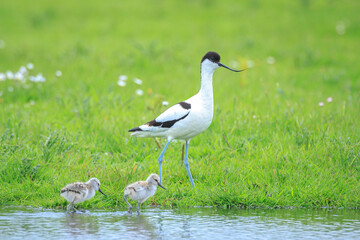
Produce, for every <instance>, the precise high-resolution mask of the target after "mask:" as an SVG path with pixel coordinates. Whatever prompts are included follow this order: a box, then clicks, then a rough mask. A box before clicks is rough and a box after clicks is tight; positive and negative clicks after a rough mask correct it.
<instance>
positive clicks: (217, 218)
mask: <svg viewBox="0 0 360 240" xmlns="http://www.w3.org/2000/svg"><path fill="white" fill-rule="evenodd" d="M359 236H360V213H359V211H357V210H345V209H342V210H330V209H323V210H308V209H278V210H259V209H257V210H243V209H241V210H240V209H238V210H221V209H216V208H192V209H175V210H164V209H147V210H144V211H143V214H142V215H140V216H137V215H136V214H133V215H127V214H126V211H117V212H105V211H96V210H94V211H91V212H87V213H84V214H67V213H64V212H62V211H50V210H41V209H26V208H3V209H0V239H5V238H7V239H12V238H17V239H19V238H22V239H65V238H66V239H113V238H117V239H118V238H120V239H209V238H212V239H220V238H227V239H239V238H240V239H255V238H260V239H279V238H290V239H359Z"/></svg>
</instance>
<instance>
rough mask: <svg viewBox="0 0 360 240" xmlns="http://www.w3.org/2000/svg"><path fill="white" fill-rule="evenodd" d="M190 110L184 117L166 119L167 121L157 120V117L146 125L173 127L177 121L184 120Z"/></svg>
mask: <svg viewBox="0 0 360 240" xmlns="http://www.w3.org/2000/svg"><path fill="white" fill-rule="evenodd" d="M189 113H190V112H188V113H187V114H185V115H184V116H183V117H181V118H178V119H174V120H171V121H165V122H157V121H156V120H155V119H154V120H151V121H150V122H148V123H146V125H148V126H150V127H162V128H171V127H172V126H173V125H174V124H175V123H176V122H178V121H180V120H183V119H184V118H186V117H187V116H188V115H189Z"/></svg>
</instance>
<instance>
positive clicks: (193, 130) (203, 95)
mask: <svg viewBox="0 0 360 240" xmlns="http://www.w3.org/2000/svg"><path fill="white" fill-rule="evenodd" d="M219 67H224V68H227V69H229V70H231V71H234V72H241V71H244V70H245V69H243V70H234V69H231V68H229V67H227V66H225V65H224V64H222V63H221V62H220V55H219V54H218V53H216V52H208V53H206V54H205V56H204V57H203V58H202V60H201V71H200V72H201V87H200V91H199V92H198V93H197V94H196V95H194V96H192V97H191V98H189V99H187V100H185V101H182V102H179V103H178V104H175V105H174V106H172V107H170V108H169V109H167V110H166V111H165V112H163V113H162V114H160V115H159V116H158V117H157V118H155V119H154V120H151V121H150V122H147V123H145V124H144V125H141V126H139V127H136V128H132V129H130V130H129V132H132V134H131V135H133V136H135V137H160V138H167V143H166V145H165V148H164V149H163V151H162V152H161V154H160V156H159V175H160V183H162V174H161V167H162V161H163V156H164V153H165V151H166V149H167V147H168V145H169V143H170V142H171V141H172V140H173V139H179V140H184V141H185V143H186V150H185V159H184V165H185V167H186V170H187V173H188V175H189V178H190V182H191V184H192V185H193V186H194V181H193V178H192V176H191V172H190V168H189V162H188V148H189V141H190V140H191V139H192V138H193V137H195V136H196V135H198V134H200V133H202V132H203V131H205V130H206V129H207V128H208V127H209V126H210V124H211V121H212V118H213V113H214V100H213V87H212V77H213V73H214V71H215V70H216V69H217V68H219Z"/></svg>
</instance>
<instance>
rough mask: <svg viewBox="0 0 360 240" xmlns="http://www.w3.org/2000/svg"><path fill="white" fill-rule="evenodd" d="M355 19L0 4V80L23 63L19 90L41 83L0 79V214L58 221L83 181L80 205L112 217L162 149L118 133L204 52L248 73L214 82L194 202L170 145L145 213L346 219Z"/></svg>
mask: <svg viewBox="0 0 360 240" xmlns="http://www.w3.org/2000/svg"><path fill="white" fill-rule="evenodd" d="M359 5H360V3H359V2H357V1H316V3H313V2H312V1H290V2H289V1H275V2H274V1H272V2H268V3H263V2H261V1H247V2H243V1H229V2H228V3H224V2H223V1H218V2H217V1H180V2H178V3H175V2H173V3H172V2H169V1H157V2H156V3H151V4H150V3H149V4H147V5H146V4H144V2H143V1H138V0H135V1H126V2H120V1H103V2H101V3H99V2H98V1H87V3H86V4H84V3H81V2H79V3H76V2H74V1H45V0H41V1H37V4H34V3H32V2H30V1H6V2H3V3H2V4H1V8H0V22H1V27H0V47H1V48H0V72H2V73H6V71H8V70H10V71H12V72H14V73H15V72H17V71H18V70H19V68H20V67H21V66H27V64H28V63H33V65H34V68H33V69H30V70H27V71H28V73H27V74H28V75H26V76H27V78H29V77H30V76H37V74H38V73H42V75H43V76H44V77H45V78H46V81H45V82H31V81H29V80H26V81H25V82H22V81H19V80H8V79H7V80H5V81H0V93H1V94H0V163H1V164H0V188H1V190H0V205H32V206H44V207H63V206H65V204H66V203H65V200H63V199H62V198H61V197H60V196H59V190H60V189H61V188H62V187H63V186H65V185H66V184H67V183H70V182H74V181H87V180H88V179H89V178H90V177H97V178H99V179H100V181H101V183H102V189H103V191H104V192H105V193H106V194H107V195H108V196H107V197H103V196H102V195H100V194H98V195H97V196H95V198H94V199H93V200H91V201H88V202H85V203H83V204H81V206H83V207H94V208H96V207H99V208H112V207H122V206H126V204H125V203H124V202H123V200H122V193H123V188H124V187H125V185H127V184H129V183H131V182H133V181H136V180H140V179H145V178H146V177H147V176H148V175H149V174H150V173H152V172H154V173H157V172H158V164H157V158H158V155H159V154H160V151H161V149H159V146H158V144H160V146H161V147H163V146H164V144H165V142H164V141H163V140H159V142H158V143H157V142H156V141H155V140H154V139H136V138H132V137H130V135H129V134H128V132H127V130H128V129H130V128H132V127H136V126H138V125H140V124H142V123H144V122H146V121H148V120H151V119H153V118H154V117H156V116H157V115H158V114H159V113H161V111H163V110H165V109H166V106H163V105H162V101H168V102H169V105H172V104H175V103H177V102H179V101H181V100H184V99H186V98H187V97H190V96H191V95H193V94H194V93H196V92H197V91H198V89H199V86H200V82H199V66H200V60H201V57H202V56H203V55H204V54H205V53H206V52H207V51H209V50H214V51H217V52H219V53H220V55H221V56H222V59H221V61H222V62H223V63H224V64H227V65H229V66H231V67H234V68H244V67H251V66H253V67H252V68H250V69H249V70H247V71H246V72H244V73H238V74H237V73H233V72H230V71H227V70H225V69H219V70H217V72H216V73H215V75H214V95H215V114H214V120H213V123H212V125H211V126H210V128H209V129H208V130H207V131H206V132H204V133H203V134H201V135H199V136H197V137H196V138H194V139H193V140H192V141H191V145H190V150H189V157H190V168H191V170H192V174H193V177H194V181H195V184H196V189H194V188H192V187H191V185H190V182H189V180H188V177H187V173H186V170H185V168H184V166H183V164H182V163H181V154H182V153H181V149H182V143H181V142H176V143H172V144H171V145H170V147H169V149H168V150H167V152H166V154H165V158H164V164H163V177H164V179H163V183H164V186H165V187H167V188H168V190H167V191H163V190H162V189H159V190H158V192H157V194H156V195H155V196H154V197H153V198H152V201H148V202H147V204H159V205H163V206H200V205H213V206H249V207H259V206H262V207H274V206H306V207H320V206H335V207H358V206H359V204H360V193H359V189H360V182H359V179H360V140H359V139H360V123H359V116H360V108H359V106H360V95H359V93H360V77H359V76H360V69H359V68H358V67H356V63H357V59H358V53H357V52H356V49H357V48H358V44H359V38H360V30H359V27H358V26H359V25H360V17H359V14H358V11H357V10H358V9H359V7H360V6H359ZM30 68H31V66H30ZM58 70H60V71H61V76H60V73H58V76H56V72H57V71H58ZM123 74H124V75H127V76H128V80H127V84H126V86H125V87H121V86H118V84H117V81H118V77H119V75H123ZM134 78H139V79H141V80H142V81H143V84H142V85H137V84H136V83H134V81H133V79H134ZM137 89H141V90H142V91H143V95H138V94H136V90H137Z"/></svg>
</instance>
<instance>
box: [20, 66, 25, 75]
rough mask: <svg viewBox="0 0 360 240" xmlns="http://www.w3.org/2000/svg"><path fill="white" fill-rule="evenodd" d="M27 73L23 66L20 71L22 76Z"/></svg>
mask: <svg viewBox="0 0 360 240" xmlns="http://www.w3.org/2000/svg"><path fill="white" fill-rule="evenodd" d="M26 72H27V69H26V67H24V66H21V67H20V69H19V73H21V74H22V75H25V74H26Z"/></svg>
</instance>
